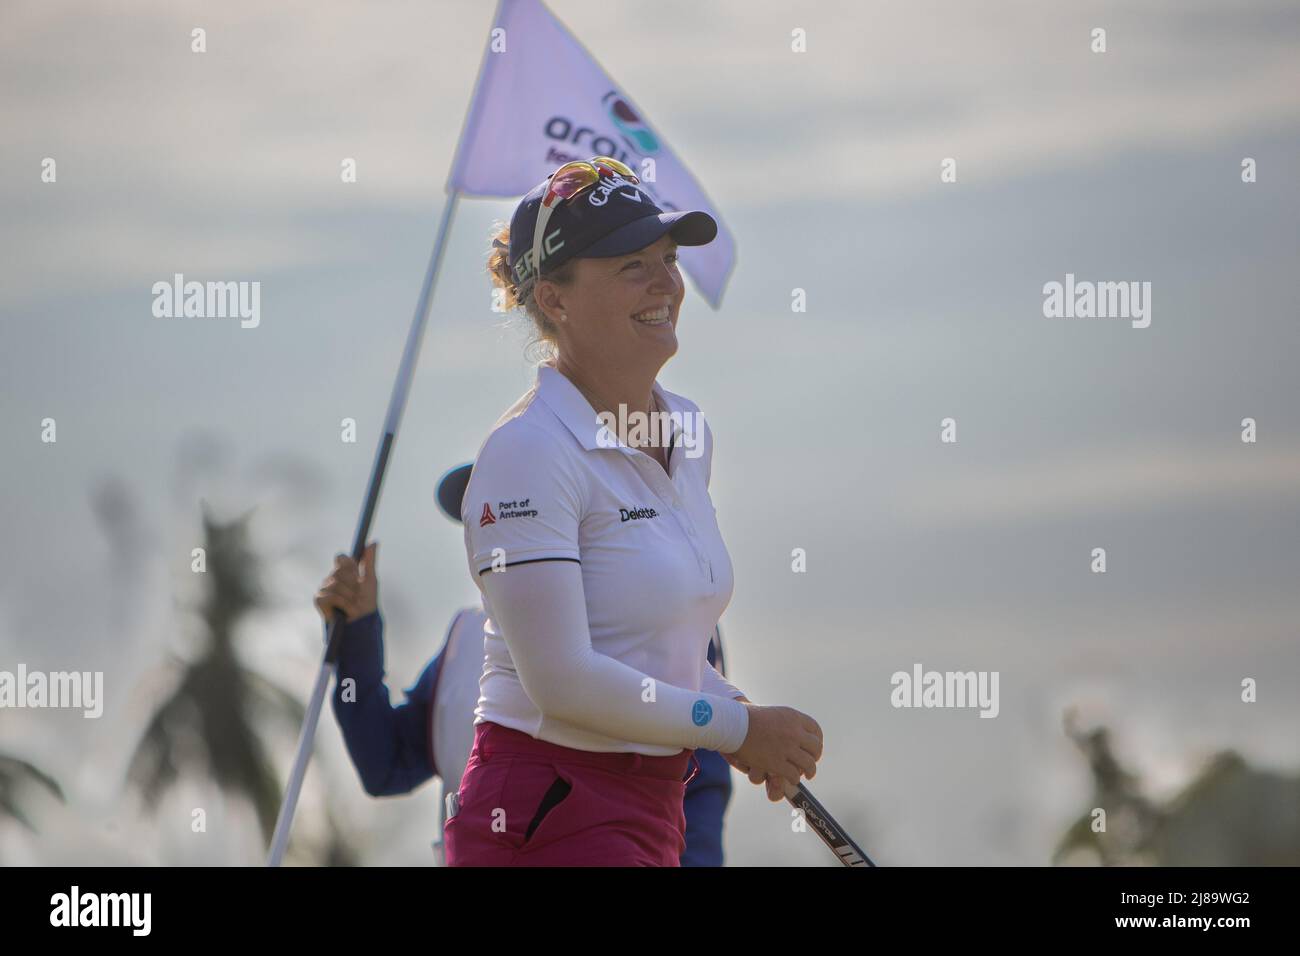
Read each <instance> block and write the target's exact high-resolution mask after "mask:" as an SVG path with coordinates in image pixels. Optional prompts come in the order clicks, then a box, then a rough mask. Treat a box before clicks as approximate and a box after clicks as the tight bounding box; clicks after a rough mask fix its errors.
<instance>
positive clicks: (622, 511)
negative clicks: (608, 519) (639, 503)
mask: <svg viewBox="0 0 1300 956" xmlns="http://www.w3.org/2000/svg"><path fill="white" fill-rule="evenodd" d="M618 513H619V522H620V523H622V522H624V521H636V520H637V519H638V518H658V517H659V512H657V511H655V510H654V509H653V508H632V509H631V510H629V509H627V508H619V509H618Z"/></svg>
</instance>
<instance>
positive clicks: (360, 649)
mask: <svg viewBox="0 0 1300 956" xmlns="http://www.w3.org/2000/svg"><path fill="white" fill-rule="evenodd" d="M471 467H472V466H471V465H460V466H459V467H456V468H453V469H451V471H449V472H447V473H446V474H445V475H443V476H442V478H441V479H439V481H438V489H437V496H436V497H437V501H438V507H439V509H440V510H441V511H442V513H443V514H445V515H446V516H447V517H448V518H450V519H451V520H452V521H455V522H456V523H457V524H459V523H460V513H461V499H462V498H463V497H464V494H465V486H466V484H467V483H468V482H469V475H470V470H471ZM375 551H376V545H375V544H374V543H371V544H370V545H368V546H367V548H366V553H365V556H364V557H363V558H362V561H361V565H360V568H359V569H358V566H357V564H356V563H355V562H354V561H353V560H352V559H351V557H349V556H348V555H344V554H340V555H338V556H336V557H335V559H334V569H333V571H331V572H330V574H329V576H327V577H326V578H325V581H324V583H323V584H322V585H321V588H320V590H319V591H318V592H317V593H316V598H315V602H316V607H317V609H318V610H319V611H320V612H321V615H322V616H323V617H324V619H325V622H326V626H327V627H328V623H329V620H330V619H331V618H332V617H333V616H334V611H335V609H336V608H337V609H339V610H342V611H343V612H344V614H345V615H346V617H347V624H346V626H345V628H344V632H343V638H342V650H341V652H340V655H339V663H338V670H337V676H336V684H335V688H334V695H333V708H334V716H335V717H336V718H337V719H338V722H339V727H340V728H341V729H342V731H343V740H344V742H345V743H346V745H347V749H348V755H349V756H350V757H351V758H352V763H353V765H354V766H355V767H356V768H357V774H358V775H359V776H360V777H361V785H362V786H363V787H364V788H365V791H366V793H368V794H370V795H371V796H372V797H388V796H394V795H398V794H405V793H410V792H411V791H412V790H415V789H416V788H417V787H419V786H421V785H422V784H424V783H425V782H426V781H428V780H429V779H430V778H432V777H435V776H437V777H439V778H441V781H442V787H443V790H444V792H446V793H448V794H451V793H455V792H456V789H457V788H458V787H459V785H460V781H461V777H462V776H463V774H464V771H465V764H466V763H467V762H468V760H469V754H470V750H471V748H472V747H473V744H474V708H475V707H476V706H477V704H478V696H479V687H478V684H479V677H480V675H481V674H482V672H483V624H484V621H485V619H486V615H485V614H484V613H483V609H482V607H481V606H479V607H464V608H461V609H460V610H459V611H457V612H456V613H455V615H454V616H453V617H452V620H451V624H450V626H449V627H448V628H447V632H446V635H445V636H444V638H443V643H442V648H441V649H440V650H439V651H438V653H437V654H436V655H435V656H434V658H433V659H432V660H431V661H429V663H428V664H427V665H426V666H425V668H424V671H423V672H422V673H421V674H420V677H419V679H418V680H416V682H415V684H414V686H412V687H411V688H410V689H409V690H407V691H406V692H405V694H406V700H405V701H403V702H402V703H400V704H398V705H397V706H393V704H392V701H391V700H390V698H389V692H388V684H387V683H386V682H385V681H384V639H383V619H382V618H381V616H380V614H379V604H378V577H377V576H376V572H375V565H376V561H375ZM708 660H709V663H710V664H712V665H713V666H714V667H715V668H717V670H718V672H719V673H720V674H722V675H723V676H724V677H725V676H726V670H725V668H724V664H723V657H722V635H721V632H720V630H719V629H715V630H714V632H713V638H712V640H711V641H710V642H709V649H708ZM348 678H351V679H352V680H354V681H355V682H356V683H355V687H354V688H353V691H354V693H355V699H353V700H345V699H344V693H343V682H344V681H345V680H346V679H348ZM349 696H352V695H351V694H349ZM695 757H696V760H697V761H698V763H699V772H698V773H697V774H696V775H695V776H694V777H693V778H692V779H691V781H690V782H689V783H688V784H687V786H686V795H685V798H684V801H683V810H684V812H685V815H686V850H685V852H683V853H682V855H681V865H682V866H722V822H723V817H724V815H725V813H726V809H727V804H728V803H729V802H730V800H731V768H730V765H729V764H728V763H727V761H726V760H725V759H724V758H723V757H722V755H721V754H719V753H718V752H716V751H713V750H696V751H695ZM446 816H447V807H446V801H445V800H440V801H439V819H438V835H439V836H438V840H437V841H435V842H434V850H435V854H436V857H437V861H438V863H439V864H441V863H442V862H443V853H442V849H443V848H442V833H443V824H444V823H445V822H446Z"/></svg>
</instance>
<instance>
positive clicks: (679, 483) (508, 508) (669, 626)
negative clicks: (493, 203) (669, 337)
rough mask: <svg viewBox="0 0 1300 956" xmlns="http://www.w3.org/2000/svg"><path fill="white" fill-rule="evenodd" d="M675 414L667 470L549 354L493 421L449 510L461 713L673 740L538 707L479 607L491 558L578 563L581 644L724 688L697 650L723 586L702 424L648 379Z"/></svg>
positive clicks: (726, 563) (722, 549) (568, 732)
mask: <svg viewBox="0 0 1300 956" xmlns="http://www.w3.org/2000/svg"><path fill="white" fill-rule="evenodd" d="M654 394H655V397H656V400H657V403H658V406H659V408H660V409H661V410H663V411H667V412H670V413H674V412H675V413H678V414H680V415H688V414H689V415H690V416H691V417H690V418H687V419H682V420H681V421H682V424H683V425H684V426H685V427H681V426H677V423H676V422H674V425H675V426H676V427H675V431H676V433H677V435H679V436H681V437H682V438H683V439H684V440H685V442H689V443H694V444H695V448H694V449H693V450H692V449H690V448H688V447H687V444H685V443H683V444H680V445H676V446H675V447H672V449H671V455H670V458H669V472H668V473H665V472H664V469H663V466H661V465H660V464H659V463H658V462H657V461H655V460H654V459H653V458H651V457H650V456H649V455H648V454H646V453H645V452H643V451H639V450H637V449H633V448H629V447H627V446H626V445H622V444H619V443H618V440H617V438H616V437H615V435H614V434H613V433H612V432H611V431H610V430H609V429H606V428H605V427H604V425H602V424H601V423H600V422H599V420H598V419H597V417H596V413H595V411H594V410H593V408H592V407H591V404H590V403H589V402H588V401H587V399H586V398H585V397H584V396H583V395H582V393H581V392H580V391H578V389H577V387H576V386H574V385H573V383H572V382H570V381H569V379H568V378H566V377H565V376H564V374H563V373H561V372H560V371H558V370H557V369H556V368H555V367H554V366H553V365H552V364H543V365H541V366H539V367H538V370H537V382H536V384H535V385H534V386H533V388H532V389H530V390H529V391H528V392H527V393H526V394H525V395H524V396H523V397H522V398H520V399H519V401H518V402H516V403H515V404H514V405H513V406H512V407H511V408H510V409H509V410H508V411H507V412H506V413H505V414H504V415H503V416H502V417H501V418H500V419H499V420H498V421H497V423H496V425H495V426H494V428H493V430H492V432H491V433H490V434H489V435H488V438H487V440H486V441H485V442H484V443H483V446H482V448H481V449H480V450H479V454H478V456H477V458H476V460H475V463H474V469H473V471H472V473H471V475H470V479H469V484H468V485H467V487H466V489H465V497H464V499H463V501H462V505H461V509H462V510H461V518H462V520H463V521H464V527H465V550H466V555H467V558H468V561H469V568H470V572H471V574H472V575H473V577H474V580H475V582H476V583H477V584H478V587H479V590H480V591H482V592H483V599H484V607H485V609H486V611H487V614H488V621H487V623H486V624H485V626H484V651H485V660H484V665H483V674H482V677H481V679H480V681H479V700H478V706H477V707H476V709H475V712H474V713H475V720H474V722H475V723H476V724H477V723H482V722H483V721H485V720H491V721H494V722H495V723H499V724H502V725H504V726H506V727H511V728H513V729H515V730H519V731H523V732H525V733H528V734H531V735H532V736H534V737H536V738H538V739H540V740H546V741H549V742H551V743H556V744H560V745H562V746H566V747H572V748H575V749H578V750H592V751H607V752H635V753H644V754H650V755H656V756H665V755H671V754H674V753H677V752H679V750H680V749H681V748H673V747H666V746H662V745H654V744H645V743H642V742H636V741H627V740H619V739H616V738H613V737H607V736H605V735H603V734H600V733H596V732H593V731H592V730H590V729H587V728H584V727H578V726H575V725H572V724H568V723H565V722H563V721H559V720H556V719H555V718H554V717H546V718H545V719H544V718H543V714H542V713H541V711H540V710H539V709H538V708H537V706H536V705H535V704H534V703H533V702H532V700H531V699H530V698H529V697H528V695H527V694H526V693H525V692H524V689H523V685H522V684H521V683H520V681H519V678H518V676H517V674H516V671H515V667H514V665H513V663H512V661H511V657H510V652H509V650H508V648H507V646H506V642H505V640H504V639H503V638H502V636H501V635H500V633H499V632H498V629H497V627H496V625H495V623H494V621H493V620H492V618H493V615H492V608H491V606H490V603H489V601H488V598H487V593H486V591H485V590H484V586H483V577H484V576H485V575H487V574H492V573H494V572H493V570H492V568H493V564H494V561H495V563H496V565H497V566H498V567H506V568H509V567H513V566H516V565H519V564H523V563H527V562H530V561H542V560H564V561H575V562H578V563H579V564H580V565H581V570H582V582H583V590H584V592H585V597H586V604H587V624H588V628H589V631H590V635H591V643H592V648H593V649H594V650H595V651H597V652H599V653H601V654H605V655H607V656H609V657H612V658H614V659H615V660H618V661H621V662H622V663H624V664H626V665H627V666H629V667H632V668H634V669H636V670H638V671H641V672H642V673H644V674H646V675H648V676H650V677H653V678H655V679H656V680H658V681H662V682H666V683H668V684H671V685H675V686H678V687H682V688H685V689H687V690H689V691H699V692H704V693H709V694H714V695H717V696H719V697H725V698H736V697H739V696H742V694H741V691H740V690H738V689H737V688H736V687H735V686H734V685H732V684H730V683H729V682H727V681H726V680H725V679H723V678H722V677H721V676H720V675H719V674H718V673H717V671H715V670H714V669H713V668H712V667H710V666H709V664H708V661H707V653H708V645H709V640H710V638H711V637H712V635H713V631H714V628H715V627H716V626H717V623H718V619H719V618H720V617H721V616H722V612H723V610H724V609H725V608H726V606H727V604H728V602H729V601H730V600H731V594H732V588H733V583H734V581H733V577H732V566H731V558H730V556H729V555H728V554H727V549H726V546H725V545H724V544H723V541H722V536H721V534H720V532H719V531H718V524H717V518H716V513H715V511H714V507H713V503H712V501H711V500H710V498H709V491H708V485H709V475H710V469H711V464H712V454H713V437H712V434H711V432H710V431H709V429H708V426H707V424H705V423H704V421H703V416H702V415H700V414H699V408H698V406H696V405H695V403H693V402H691V401H690V400H688V399H686V398H683V397H681V396H680V395H676V394H674V393H672V392H669V391H667V390H666V389H664V388H663V387H661V386H660V385H659V383H658V382H655V384H654Z"/></svg>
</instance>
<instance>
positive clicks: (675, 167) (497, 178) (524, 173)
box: [447, 0, 736, 518]
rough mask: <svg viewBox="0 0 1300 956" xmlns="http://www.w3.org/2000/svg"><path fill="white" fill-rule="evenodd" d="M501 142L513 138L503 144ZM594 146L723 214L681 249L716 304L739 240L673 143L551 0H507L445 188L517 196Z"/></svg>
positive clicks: (658, 188) (679, 203)
mask: <svg viewBox="0 0 1300 956" xmlns="http://www.w3.org/2000/svg"><path fill="white" fill-rule="evenodd" d="M503 142H509V143H510V144H511V148H510V149H502V148H501V144H502V143H503ZM592 156H612V157H614V158H615V159H618V160H620V161H622V162H624V163H627V165H629V166H631V167H632V168H633V169H635V170H636V172H637V174H638V176H640V178H641V182H642V189H643V191H644V192H645V193H646V194H647V195H648V196H650V198H651V199H653V200H654V201H655V203H656V205H658V206H659V207H660V208H661V209H663V210H664V211H665V212H676V211H679V210H684V209H700V210H703V211H704V212H707V213H708V214H709V215H711V216H712V217H713V218H714V219H715V220H716V221H717V223H718V235H717V238H715V239H714V240H713V241H712V242H710V243H709V244H707V245H704V246H692V247H690V248H687V249H684V250H682V252H681V266H682V271H683V272H685V273H686V274H687V275H689V276H690V277H691V279H692V280H693V281H694V283H695V285H696V287H697V288H698V289H699V291H700V293H701V294H702V295H703V296H704V298H705V299H706V300H707V301H708V302H709V304H710V305H711V306H712V307H713V308H715V309H717V308H719V306H720V305H721V301H722V293H723V289H724V288H725V287H726V284H727V279H728V277H729V276H730V274H731V270H732V268H733V267H734V265H735V262H736V255H735V241H734V240H733V238H732V236H731V234H730V232H729V231H728V230H727V227H726V223H725V221H724V218H723V216H722V215H721V213H719V212H718V211H717V209H716V208H715V207H714V204H713V203H712V202H711V201H710V200H709V197H708V196H706V195H705V194H704V190H703V189H701V188H700V184H699V183H698V182H697V181H696V179H695V177H694V176H693V175H692V174H691V172H690V170H689V169H687V168H686V166H685V164H684V163H682V161H681V160H680V159H679V158H678V157H677V155H676V153H675V152H674V150H673V148H672V144H671V143H669V142H668V141H667V140H665V139H664V138H663V137H662V136H660V135H659V133H658V132H656V131H655V130H654V124H653V123H652V122H651V121H650V118H649V117H648V116H646V114H645V112H644V110H642V109H640V108H639V107H637V106H634V105H633V99H632V97H631V96H630V95H629V94H628V92H627V91H625V90H624V89H623V88H622V87H621V86H620V85H619V84H618V83H616V82H615V81H614V79H613V78H612V77H610V75H609V74H608V73H607V72H605V70H604V69H603V68H602V67H601V66H600V64H599V63H597V62H596V61H595V60H594V59H592V57H591V54H590V53H589V52H588V51H587V50H586V49H585V48H584V47H583V46H582V44H581V43H579V42H578V40H577V38H576V37H574V35H573V34H572V33H570V32H569V30H568V29H567V28H566V27H565V26H564V24H562V23H560V22H559V21H558V20H557V19H555V17H554V16H553V15H552V14H551V11H550V10H548V9H547V8H546V5H545V4H544V3H541V2H539V0H500V4H499V6H498V8H497V16H496V18H495V21H494V22H493V29H492V31H491V35H490V37H489V40H488V45H487V49H486V50H485V51H484V55H483V61H482V66H481V67H480V69H479V75H478V79H477V81H476V82H475V85H474V96H473V99H472V100H471V102H470V108H469V113H468V115H467V116H466V118H465V126H464V131H463V133H462V134H461V138H460V142H459V143H458V144H457V147H456V158H455V161H454V162H453V163H452V169H451V175H450V176H449V177H448V179H447V188H448V190H449V191H452V192H455V193H458V194H461V195H465V196H491V197H496V198H500V197H518V196H522V195H524V194H526V193H527V192H528V191H529V190H531V189H532V188H533V187H534V186H536V185H537V184H538V182H540V181H541V180H543V179H545V178H546V177H547V176H549V175H550V174H551V173H553V172H555V170H556V169H557V168H558V167H559V166H561V165H563V164H564V163H568V162H572V161H573V160H578V159H588V158H590V157H592ZM650 161H653V163H654V168H653V173H651V171H650V169H649V168H647V167H648V166H649V164H650ZM499 517H500V515H498V518H499Z"/></svg>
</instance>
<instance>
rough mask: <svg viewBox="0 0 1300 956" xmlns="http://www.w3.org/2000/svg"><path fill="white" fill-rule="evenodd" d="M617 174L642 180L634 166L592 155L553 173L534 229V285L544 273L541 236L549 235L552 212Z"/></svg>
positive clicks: (625, 177)
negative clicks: (634, 170)
mask: <svg viewBox="0 0 1300 956" xmlns="http://www.w3.org/2000/svg"><path fill="white" fill-rule="evenodd" d="M614 176H620V177H622V178H623V179H626V180H627V181H628V182H631V183H640V182H641V180H640V179H638V178H637V175H636V173H634V172H632V170H631V168H629V167H628V166H627V165H626V164H624V163H620V162H619V161H618V160H617V159H614V158H613V157H611V156H593V157H592V158H591V159H579V160H575V161H574V162H572V163H565V164H564V165H563V166H561V167H560V168H559V169H557V170H556V171H555V172H553V173H551V184H550V185H549V186H548V187H547V188H546V193H545V195H543V196H542V204H541V205H540V206H539V207H538V209H537V226H536V228H534V229H533V276H532V283H531V284H533V285H536V283H537V280H538V279H539V278H540V277H541V274H542V266H541V262H542V260H541V255H542V237H543V236H544V235H546V223H547V222H548V221H549V220H550V218H551V213H552V212H554V211H555V208H556V207H557V206H559V204H560V203H562V202H568V201H569V200H570V199H572V198H573V197H574V196H577V195H580V194H581V193H583V192H585V191H586V190H588V189H590V188H591V187H592V186H595V185H596V184H597V183H599V182H600V181H601V179H602V178H611V177H614Z"/></svg>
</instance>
